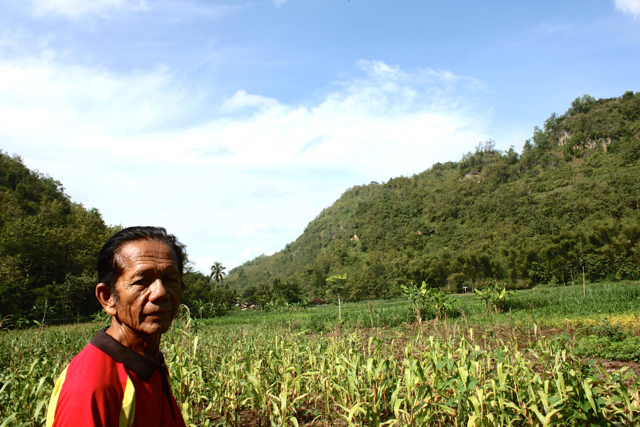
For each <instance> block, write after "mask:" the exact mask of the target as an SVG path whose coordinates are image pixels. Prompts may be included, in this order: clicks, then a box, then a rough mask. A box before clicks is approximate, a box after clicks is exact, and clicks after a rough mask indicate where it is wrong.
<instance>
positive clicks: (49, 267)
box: [0, 151, 113, 323]
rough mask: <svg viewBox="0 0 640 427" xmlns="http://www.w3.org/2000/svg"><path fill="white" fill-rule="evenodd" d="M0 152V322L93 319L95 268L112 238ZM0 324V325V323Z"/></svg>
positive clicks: (49, 182) (93, 217) (95, 216)
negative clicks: (103, 249) (98, 257)
mask: <svg viewBox="0 0 640 427" xmlns="http://www.w3.org/2000/svg"><path fill="white" fill-rule="evenodd" d="M63 190H64V189H63V188H62V185H61V184H60V183H59V182H58V181H55V180H53V179H52V178H50V177H48V176H44V175H42V174H40V173H38V172H33V171H30V170H29V169H28V168H27V167H26V166H25V165H24V164H23V163H22V160H21V159H20V158H19V157H17V156H9V155H7V154H6V153H3V152H2V151H0V207H1V209H0V320H2V319H3V318H4V317H5V316H8V315H11V316H13V319H9V320H14V321H15V320H16V319H21V320H24V319H29V318H32V319H38V320H42V318H43V316H44V315H45V304H46V308H47V310H46V316H47V318H51V317H54V318H76V317H78V316H83V315H88V314H91V313H95V312H96V311H97V309H98V306H97V301H95V298H94V297H93V287H94V286H95V263H96V260H97V255H98V252H99V250H100V247H101V246H102V244H103V243H104V241H105V240H106V239H107V238H108V237H109V236H110V235H111V234H112V233H113V230H112V229H110V228H109V227H107V226H106V225H105V224H104V221H103V220H102V217H101V216H100V213H99V212H98V211H97V210H96V209H91V210H87V209H85V208H84V207H83V206H82V205H79V204H77V203H73V202H71V200H70V199H69V197H68V196H67V195H65V194H64V191H63ZM0 323H1V322H0Z"/></svg>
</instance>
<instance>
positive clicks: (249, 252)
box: [240, 246, 278, 260]
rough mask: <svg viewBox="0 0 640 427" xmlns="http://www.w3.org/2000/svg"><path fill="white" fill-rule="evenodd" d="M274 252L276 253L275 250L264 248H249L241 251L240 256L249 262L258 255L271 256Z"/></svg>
mask: <svg viewBox="0 0 640 427" xmlns="http://www.w3.org/2000/svg"><path fill="white" fill-rule="evenodd" d="M276 252H278V251H277V250H270V251H269V250H267V249H266V248H263V247H261V246H250V247H248V248H246V249H245V250H243V251H242V254H241V255H240V256H241V257H242V259H243V260H249V259H252V258H255V257H258V256H260V255H267V256H268V255H273V254H275V253H276Z"/></svg>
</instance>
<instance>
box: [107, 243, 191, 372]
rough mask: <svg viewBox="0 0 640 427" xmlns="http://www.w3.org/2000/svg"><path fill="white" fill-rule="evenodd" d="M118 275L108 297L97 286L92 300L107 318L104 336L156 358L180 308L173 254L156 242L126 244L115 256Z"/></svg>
mask: <svg viewBox="0 0 640 427" xmlns="http://www.w3.org/2000/svg"><path fill="white" fill-rule="evenodd" d="M117 256H118V258H119V260H120V263H121V264H120V265H121V266H122V268H123V271H122V274H121V275H120V277H119V278H118V280H117V282H116V284H115V294H116V295H112V294H111V292H110V290H109V288H108V286H106V285H105V284H104V283H99V284H98V285H97V286H96V297H97V298H98V300H99V301H100V303H101V304H102V307H103V308H104V309H105V311H106V312H107V313H108V314H109V315H110V316H111V326H110V327H109V329H107V334H109V335H110V336H112V337H113V338H114V339H115V340H116V341H118V342H119V343H120V344H122V345H124V346H125V347H129V348H131V349H132V350H134V351H135V352H137V353H139V354H142V355H144V356H147V357H151V358H153V359H156V360H157V359H158V355H159V351H160V338H161V336H162V334H163V333H165V332H166V331H167V330H168V329H169V327H170V326H171V322H172V321H173V319H174V318H175V316H176V314H177V312H178V308H179V306H180V297H181V296H182V284H181V278H180V271H179V270H178V263H177V260H176V257H175V254H174V253H173V251H172V250H171V248H170V247H169V246H167V245H166V244H165V243H162V242H159V241H156V240H136V241H133V242H128V243H126V244H124V245H123V246H122V248H120V250H119V251H118V254H117Z"/></svg>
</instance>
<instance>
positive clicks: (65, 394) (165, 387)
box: [47, 227, 185, 427]
mask: <svg viewBox="0 0 640 427" xmlns="http://www.w3.org/2000/svg"><path fill="white" fill-rule="evenodd" d="M184 258H185V254H184V251H183V248H182V246H181V244H180V243H179V242H178V239H177V238H176V237H175V236H173V235H170V234H167V232H166V230H165V229H164V228H157V227H131V228H126V229H124V230H122V231H120V232H118V233H116V234H115V235H114V236H113V237H111V239H109V241H107V243H105V245H104V246H103V247H102V250H101V251H100V255H99V257H98V282H100V283H98V284H97V285H96V288H95V295H96V298H98V301H100V304H101V305H102V308H104V310H105V311H106V312H107V313H108V314H109V315H110V316H111V326H110V327H109V328H107V329H105V330H101V331H99V332H98V333H97V335H96V336H95V337H94V338H93V339H92V340H91V343H90V344H88V345H87V346H86V347H85V348H84V349H83V350H82V351H81V352H80V353H78V355H77V356H76V357H75V358H74V359H73V360H72V361H71V362H70V363H69V366H67V368H66V369H65V370H64V371H63V372H62V374H61V375H60V378H59V379H58V381H57V383H56V386H55V388H54V391H53V395H52V396H51V401H50V404H49V412H48V415H47V427H49V426H54V427H58V426H60V427H61V426H104V427H107V426H109V427H110V426H114V427H116V426H117V427H121V426H154V427H155V426H179V427H184V425H185V424H184V420H183V419H182V415H181V413H180V409H179V407H178V405H177V403H176V401H175V399H174V397H173V395H172V393H171V388H170V387H169V381H168V372H167V368H166V367H165V365H164V360H163V357H162V353H160V337H161V335H162V334H163V333H165V332H166V331H167V330H168V329H169V326H170V325H171V322H172V321H173V319H174V317H175V316H176V313H177V312H178V307H179V305H180V297H181V296H182V271H183V263H184Z"/></svg>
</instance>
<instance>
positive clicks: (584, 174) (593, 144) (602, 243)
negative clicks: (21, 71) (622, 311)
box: [227, 92, 640, 301]
mask: <svg viewBox="0 0 640 427" xmlns="http://www.w3.org/2000/svg"><path fill="white" fill-rule="evenodd" d="M639 159H640V93H636V94H634V93H633V92H627V93H625V94H624V95H623V96H622V97H620V98H612V99H600V100H595V99H593V98H591V97H589V96H587V95H585V96H584V97H582V98H578V99H576V100H575V101H574V102H573V103H572V105H571V108H569V110H568V111H567V112H566V113H565V114H564V115H561V116H557V115H555V114H553V115H552V116H551V117H550V118H549V119H548V120H547V121H546V122H545V124H544V128H543V129H538V128H536V129H535V131H534V135H533V138H532V140H529V141H527V142H526V143H525V145H524V148H523V152H522V153H521V154H519V153H517V152H516V151H514V150H513V149H510V150H509V151H506V152H502V151H498V150H496V149H495V147H494V144H493V142H492V141H489V142H486V143H484V144H480V145H478V146H477V147H476V149H475V152H473V153H469V154H467V155H465V156H464V157H463V158H462V159H461V160H460V161H459V162H447V163H445V164H436V165H434V166H433V167H432V168H430V169H429V170H427V171H425V172H422V173H420V174H417V175H414V176H412V177H399V178H395V179H391V180H389V181H388V182H385V183H380V184H378V183H371V184H369V185H364V186H357V187H353V188H351V189H349V190H347V191H346V192H345V193H344V194H343V195H342V196H341V197H340V199H338V200H337V201H336V202H335V203H334V204H333V205H332V206H330V207H329V208H326V209H325V210H323V211H322V212H321V213H320V214H319V215H318V216H317V218H316V219H314V220H313V221H311V222H310V223H309V225H308V226H307V228H306V229H305V231H304V233H303V234H302V235H301V236H300V237H299V238H298V239H296V241H295V242H293V243H290V244H288V245H287V246H286V247H285V249H284V250H282V251H280V252H278V253H276V254H274V255H272V256H261V257H258V258H256V259H254V260H252V261H250V262H247V263H245V264H243V265H242V266H239V267H237V268H235V269H233V270H232V271H231V272H230V273H229V276H228V279H227V281H228V283H230V284H231V285H232V286H234V287H235V288H236V289H238V290H241V291H243V292H244V294H245V296H246V297H247V298H249V299H251V298H253V299H257V300H262V301H265V300H269V299H272V300H273V299H276V298H278V297H280V298H281V299H287V297H286V295H290V294H295V295H297V296H300V295H304V296H305V297H307V298H310V297H314V296H324V295H325V286H326V285H325V283H326V282H325V281H326V278H327V277H329V276H331V275H334V274H343V273H347V293H348V298H349V299H351V300H358V299H366V298H379V297H385V296H389V295H393V294H396V293H398V291H399V286H400V285H401V284H409V283H412V282H413V283H420V282H421V281H422V280H426V281H427V282H428V283H429V284H430V285H431V286H436V287H446V288H447V289H448V290H450V291H459V290H460V289H461V288H462V286H471V285H482V284H484V283H487V282H489V281H493V280H498V281H503V282H506V283H507V284H508V285H510V286H515V287H526V286H530V285H532V284H536V283H542V282H549V281H555V282H559V283H562V282H565V283H566V282H571V281H572V280H574V279H576V278H577V276H580V278H581V275H582V270H583V267H584V272H585V275H586V277H587V278H588V279H590V280H601V279H614V280H615V279H638V277H639V273H640V270H639V269H640V267H639V266H640V179H638V177H639V176H640V163H639ZM576 280H577V279H576Z"/></svg>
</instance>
